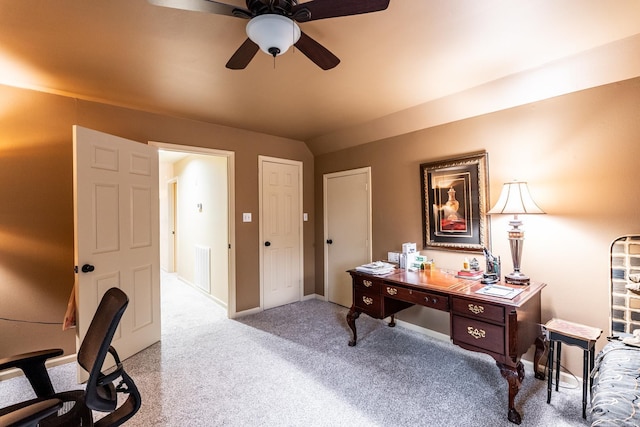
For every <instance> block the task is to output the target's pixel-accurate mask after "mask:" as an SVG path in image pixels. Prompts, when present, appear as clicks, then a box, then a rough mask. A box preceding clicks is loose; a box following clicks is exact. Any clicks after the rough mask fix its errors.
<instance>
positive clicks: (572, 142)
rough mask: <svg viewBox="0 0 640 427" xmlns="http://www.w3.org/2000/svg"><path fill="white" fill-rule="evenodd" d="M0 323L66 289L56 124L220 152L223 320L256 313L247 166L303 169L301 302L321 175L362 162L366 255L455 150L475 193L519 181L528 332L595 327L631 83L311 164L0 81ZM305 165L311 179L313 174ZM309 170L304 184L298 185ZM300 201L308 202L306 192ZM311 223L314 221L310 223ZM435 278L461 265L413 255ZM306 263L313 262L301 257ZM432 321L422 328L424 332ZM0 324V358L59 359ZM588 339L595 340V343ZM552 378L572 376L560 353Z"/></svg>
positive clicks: (635, 204) (318, 270) (617, 224)
mask: <svg viewBox="0 0 640 427" xmlns="http://www.w3.org/2000/svg"><path fill="white" fill-rule="evenodd" d="M0 99H3V101H4V102H3V105H2V106H0V174H1V176H2V178H3V179H2V182H3V185H2V186H1V187H0V188H1V190H0V191H1V195H2V200H3V203H2V204H1V205H0V313H2V316H3V317H12V318H21V319H29V320H40V321H58V320H60V319H61V318H62V314H63V313H64V309H65V307H66V302H67V298H68V295H69V292H70V290H71V287H72V285H73V278H74V275H73V271H72V268H73V212H72V194H71V191H72V189H71V176H72V172H71V167H72V162H71V125H72V124H79V125H82V126H85V127H89V128H93V129H97V130H100V131H103V132H108V133H111V134H114V135H118V136H123V137H126V138H130V139H134V140H137V141H141V142H145V141H149V140H153V141H161V142H167V143H174V144H183V145H194V146H201V147H209V148H219V149H224V150H229V151H234V152H235V153H236V158H235V162H236V163H235V166H236V177H235V178H236V188H242V190H243V191H237V192H236V203H235V208H236V216H239V215H241V214H242V212H252V213H253V214H254V221H253V222H252V223H242V221H241V219H240V218H236V246H237V247H236V249H237V265H238V268H237V288H238V289H237V301H238V305H237V310H238V311H242V310H247V309H250V308H253V307H257V306H258V305H259V300H260V298H259V277H258V253H259V246H258V244H259V242H258V220H257V219H258V193H257V183H258V168H257V159H258V155H266V156H273V157H282V158H289V159H295V160H302V161H303V162H304V193H305V199H304V208H303V209H304V211H305V212H310V213H312V215H310V218H309V219H310V220H309V222H305V223H304V244H305V261H304V262H305V265H304V267H305V294H310V293H313V292H316V293H318V294H322V293H323V277H322V274H323V268H322V265H323V259H322V257H323V251H322V250H317V251H316V250H315V249H316V245H315V242H316V241H320V242H321V241H322V223H323V221H322V175H323V174H324V173H328V172H335V171H340V170H345V169H352V168H357V167H364V166H371V167H372V180H373V182H372V187H373V200H372V202H373V256H374V258H376V259H379V258H383V257H384V256H385V254H386V251H387V250H389V249H398V248H399V245H400V244H401V243H402V242H407V241H415V242H421V239H422V228H421V206H420V179H419V165H420V163H423V162H428V161H432V160H435V159H440V158H446V157H450V156H456V155H459V154H462V153H469V152H475V151H478V150H483V149H484V150H487V151H488V153H489V178H490V179H489V181H490V198H491V202H492V203H493V202H495V201H496V199H497V196H498V194H499V191H500V187H501V185H502V183H503V182H505V181H508V180H511V179H513V178H518V179H522V180H527V181H528V182H529V185H530V189H531V192H532V194H533V196H534V197H535V199H536V200H537V202H538V204H539V205H540V206H541V207H542V208H543V209H545V210H546V212H547V213H548V214H547V215H541V216H532V217H527V218H524V221H525V229H526V232H527V235H526V241H525V246H524V256H523V263H522V269H523V271H524V272H525V273H528V274H529V275H530V276H532V278H533V279H534V280H536V281H543V282H546V283H547V284H548V286H547V287H546V288H545V290H544V291H543V321H546V320H548V319H550V318H551V317H554V316H555V317H562V318H566V319H568V320H573V321H577V322H584V323H587V324H590V325H594V326H598V327H601V328H602V329H604V330H605V335H606V333H607V332H608V329H609V326H608V316H609V309H608V282H609V278H608V267H609V265H608V262H609V261H608V250H609V244H610V242H611V241H612V240H613V239H614V238H616V237H618V236H619V235H622V234H627V233H640V221H639V220H638V211H639V208H640V188H639V187H638V186H636V185H635V183H636V181H637V179H636V175H637V170H638V167H637V162H638V158H640V144H639V143H638V141H639V140H640V120H639V118H640V103H638V99H640V79H632V80H628V81H623V82H619V83H615V84H611V85H607V86H602V87H598V88H594V89H590V90H585V91H582V92H578V93H574V94H569V95H564V96H561V97H557V98H552V99H547V100H544V101H539V102H535V103H532V104H528V105H525V106H522V107H517V108H511V109H507V110H504V111H499V112H495V113H492V114H487V115H484V116H479V117H475V118H471V119H466V120H462V121H458V122H454V123H450V124H446V125H442V126H437V127H432V128H428V129H424V130H421V131H417V132H413V133H409V134H405V135H400V136H397V137H392V138H388V139H385V140H381V141H376V142H372V143H369V144H366V145H361V146H358V147H354V148H351V149H347V150H343V151H340V152H336V153H333V154H326V155H322V156H318V157H316V158H315V162H314V159H313V157H312V155H311V153H310V152H309V150H308V149H307V148H306V146H305V145H304V144H302V143H300V142H298V141H291V140H287V139H282V138H276V137H270V136H267V135H263V134H258V133H252V132H246V131H242V130H238V129H231V128H226V127H222V126H215V125H210V124H206V123H201V122H194V121H188V120H182V119H178V118H171V117H163V116H158V115H154V114H149V113H142V112H139V111H133V110H127V109H124V108H118V107H110V106H106V105H101V104H96V103H90V102H84V101H76V100H73V99H69V98H64V97H59V96H54V95H45V94H41V93H36V92H32V91H27V90H21V89H15V88H10V87H6V86H0ZM314 168H315V172H314ZM314 174H315V176H314ZM312 195H313V196H312ZM313 213H315V214H313ZM507 221H508V218H506V217H494V218H492V220H491V222H492V231H491V236H492V243H493V251H494V252H495V253H497V254H500V255H502V259H503V265H504V267H503V268H504V269H505V270H508V269H510V268H511V261H510V256H509V251H508V243H507V239H506V229H507ZM429 255H430V256H433V257H434V258H435V259H436V262H437V263H438V265H440V266H442V267H450V268H457V267H458V266H459V265H460V262H461V260H462V259H463V258H464V255H463V254H459V253H451V252H443V251H429ZM314 256H315V258H314ZM401 318H404V319H405V320H410V321H413V322H415V323H418V324H421V325H424V326H427V325H428V326H431V327H433V328H434V329H435V330H437V331H441V332H447V331H448V326H447V325H448V323H447V322H448V318H447V316H446V314H444V315H443V314H442V313H436V312H432V311H429V310H427V309H413V310H411V311H409V312H407V313H404V314H403V315H402V316H401ZM434 321H435V323H434ZM59 328H60V327H59V326H47V325H31V324H17V323H9V322H6V321H0V341H1V342H2V346H0V357H2V356H5V355H7V354H11V353H14V352H18V351H26V350H31V349H33V348H39V347H41V346H61V347H64V348H65V351H66V352H67V353H71V352H73V351H74V350H75V342H74V333H73V331H69V332H65V333H62V332H60V330H59ZM603 344H604V341H603V340H601V341H600V342H599V343H598V348H600V347H601V346H602V345H603ZM565 354H569V357H570V360H569V363H568V367H569V368H570V369H571V370H572V371H573V372H578V373H579V372H581V371H580V369H581V359H580V355H579V353H578V352H577V351H576V350H575V349H573V348H569V349H567V350H566V352H565Z"/></svg>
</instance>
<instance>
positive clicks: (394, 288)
mask: <svg viewBox="0 0 640 427" xmlns="http://www.w3.org/2000/svg"><path fill="white" fill-rule="evenodd" d="M349 273H350V274H351V277H352V281H353V305H352V306H351V309H350V310H349V313H348V314H347V323H348V324H349V327H350V328H351V330H352V331H353V339H352V340H351V341H349V345H350V346H355V345H356V342H357V337H358V335H357V332H356V323H355V321H356V319H357V318H358V317H359V316H360V313H365V314H368V315H369V316H371V317H373V318H376V319H384V318H386V317H391V323H389V326H395V314H396V313H398V312H399V311H400V310H404V309H405V308H408V307H411V306H413V305H415V304H418V305H422V306H425V307H431V308H434V309H436V310H442V311H447V312H449V313H450V314H451V330H450V335H451V339H452V340H453V343H454V344H456V345H458V346H460V347H462V348H464V349H467V350H471V351H478V352H481V353H485V354H488V355H489V356H491V357H493V358H494V359H495V361H496V364H497V366H498V368H499V369H500V374H501V375H502V377H503V378H505V379H506V380H507V382H508V385H509V411H508V415H507V418H508V419H509V421H511V422H513V423H516V424H520V423H521V421H522V418H521V416H520V414H519V413H518V411H516V409H515V406H514V400H515V396H516V394H517V393H518V391H520V386H521V384H522V381H523V380H524V366H523V365H522V362H521V361H520V358H521V357H522V355H523V354H524V353H526V352H527V350H528V349H529V348H530V347H531V345H533V344H535V345H536V352H535V357H534V364H533V365H534V370H536V372H535V376H536V378H538V379H544V370H542V371H541V372H539V371H538V361H539V359H540V356H541V355H542V353H543V351H544V341H543V339H542V330H541V326H540V294H541V290H542V288H544V287H545V286H546V285H545V284H543V283H531V284H530V285H529V286H525V287H522V289H523V292H522V293H521V294H519V295H518V296H516V297H515V298H513V299H506V298H499V297H490V296H486V295H480V294H477V293H476V291H477V290H479V289H482V288H483V287H484V286H485V285H483V284H481V283H480V282H478V281H469V280H464V279H458V278H456V277H454V275H448V274H444V273H441V272H440V271H418V272H410V271H407V270H396V273H393V274H391V275H387V276H383V277H378V276H372V275H368V274H364V273H361V272H358V271H356V270H350V271H349ZM500 284H501V285H502V286H508V287H514V288H521V287H519V286H514V285H505V284H503V283H500Z"/></svg>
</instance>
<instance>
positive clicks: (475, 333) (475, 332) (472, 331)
mask: <svg viewBox="0 0 640 427" xmlns="http://www.w3.org/2000/svg"><path fill="white" fill-rule="evenodd" d="M467 333H468V334H469V335H471V336H472V337H474V338H475V339H480V338H485V337H486V336H487V333H486V332H485V331H484V329H478V328H474V327H473V326H467Z"/></svg>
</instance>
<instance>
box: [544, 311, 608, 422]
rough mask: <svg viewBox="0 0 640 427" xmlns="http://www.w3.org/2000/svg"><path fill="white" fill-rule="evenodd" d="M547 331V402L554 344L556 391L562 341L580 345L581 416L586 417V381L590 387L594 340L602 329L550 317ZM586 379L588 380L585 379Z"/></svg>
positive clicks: (551, 375)
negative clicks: (582, 352)
mask: <svg viewBox="0 0 640 427" xmlns="http://www.w3.org/2000/svg"><path fill="white" fill-rule="evenodd" d="M545 327H546V328H547V331H548V332H549V379H548V383H547V403H550V402H551V388H552V379H553V357H554V346H555V347H556V356H555V357H556V359H555V362H556V391H558V383H559V382H560V356H561V352H562V343H565V344H568V345H573V346H577V347H580V348H581V349H582V350H583V351H584V359H583V366H582V418H587V383H588V384H589V389H591V383H592V380H591V371H592V370H593V365H594V359H595V346H596V340H597V339H598V338H600V335H602V330H601V329H598V328H593V327H591V326H585V325H581V324H579V323H573V322H568V321H566V320H561V319H551V320H549V321H548V322H547V324H546V325H545ZM587 379H588V381H587Z"/></svg>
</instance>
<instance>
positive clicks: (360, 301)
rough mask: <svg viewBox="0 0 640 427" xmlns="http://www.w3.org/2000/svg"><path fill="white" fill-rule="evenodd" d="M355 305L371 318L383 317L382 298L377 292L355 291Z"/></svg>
mask: <svg viewBox="0 0 640 427" xmlns="http://www.w3.org/2000/svg"><path fill="white" fill-rule="evenodd" d="M353 304H354V305H355V306H356V307H357V308H359V309H360V310H362V312H364V313H367V314H368V315H369V316H371V317H375V318H380V317H381V316H382V313H381V310H382V297H381V296H380V294H379V293H377V292H369V291H360V290H355V291H354V292H353Z"/></svg>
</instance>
